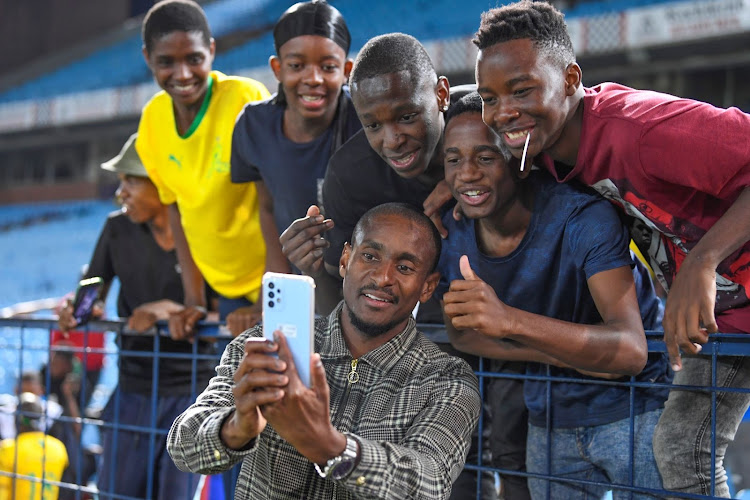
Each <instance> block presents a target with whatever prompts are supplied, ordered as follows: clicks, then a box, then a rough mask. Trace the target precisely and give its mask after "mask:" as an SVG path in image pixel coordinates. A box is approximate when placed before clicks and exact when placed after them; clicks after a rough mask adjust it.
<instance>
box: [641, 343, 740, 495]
mask: <svg viewBox="0 0 750 500" xmlns="http://www.w3.org/2000/svg"><path fill="white" fill-rule="evenodd" d="M711 365H712V360H711V357H710V356H684V357H683V359H682V370H680V371H679V372H677V373H676V374H675V378H674V385H675V386H677V385H692V386H702V387H710V386H711V385H712V384H711V370H712V368H711ZM716 387H737V388H746V389H747V388H750V358H747V357H735V356H720V357H717V358H716ZM749 405H750V393H747V392H745V393H739V392H717V394H716V434H715V438H716V439H715V444H716V467H715V468H713V474H712V473H711V471H712V467H711V445H712V441H713V440H712V439H711V393H710V392H704V391H687V390H679V389H678V388H677V387H675V388H673V389H672V390H671V391H670V393H669V399H667V402H666V404H665V406H664V413H663V415H662V417H661V420H659V424H658V425H657V427H656V432H655V433H654V453H655V454H656V457H657V463H658V465H659V471H660V472H661V475H662V477H663V478H664V488H665V489H668V490H670V491H676V492H682V493H695V494H699V495H712V494H713V496H716V497H724V498H729V487H728V485H727V473H726V471H725V470H724V453H725V452H726V450H727V445H728V444H729V443H730V442H731V441H732V440H733V439H734V434H735V433H736V432H737V428H738V427H739V425H740V422H741V421H742V417H743V415H744V414H745V412H746V411H747V408H748V406H749ZM712 477H714V478H715V489H714V491H713V493H712V492H711V478H712Z"/></svg>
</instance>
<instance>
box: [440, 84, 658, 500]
mask: <svg viewBox="0 0 750 500" xmlns="http://www.w3.org/2000/svg"><path fill="white" fill-rule="evenodd" d="M443 146H444V148H445V177H446V181H447V182H448V184H449V185H450V186H451V190H452V192H453V195H454V197H455V198H456V199H457V200H458V203H459V205H460V206H461V209H462V211H463V213H464V215H465V218H464V219H462V220H459V221H456V220H454V219H453V217H452V216H451V215H450V214H447V215H446V216H445V217H444V219H443V223H444V225H445V226H446V229H447V230H448V238H447V239H446V240H445V241H444V245H443V251H442V255H441V259H440V264H439V271H440V272H441V274H442V275H443V279H442V280H441V286H440V287H439V289H438V295H442V296H443V305H444V312H445V315H446V326H447V328H448V331H449V334H450V336H451V341H452V342H453V344H454V346H455V347H457V348H458V349H460V350H463V351H466V352H470V353H473V354H477V355H482V356H486V357H490V358H495V359H503V360H522V361H531V362H532V363H528V365H527V374H529V375H538V376H539V375H541V376H543V375H547V374H549V375H553V376H562V377H574V378H581V377H583V378H591V379H592V380H594V379H595V378H599V380H601V378H620V377H626V376H635V377H636V380H637V381H643V382H646V381H648V382H669V378H670V375H669V368H668V364H667V361H666V358H665V356H664V355H662V354H658V355H652V357H650V358H649V355H648V351H647V345H646V338H645V335H644V326H645V327H646V328H647V329H654V328H658V325H659V324H660V322H661V315H662V309H661V304H660V302H659V300H658V299H657V298H656V296H655V293H654V290H653V286H652V284H651V282H650V280H649V279H648V276H647V273H642V272H641V271H643V268H641V267H639V266H636V267H635V268H634V267H633V261H632V258H631V256H630V253H629V251H628V242H629V237H628V232H627V229H626V228H625V226H624V225H623V224H622V223H621V221H620V219H619V218H618V216H617V214H616V212H615V210H614V208H612V207H611V206H610V205H609V204H608V203H607V202H606V201H605V200H604V199H603V198H600V197H598V196H595V195H594V194H592V193H590V192H587V191H584V190H583V189H579V188H577V187H575V186H572V185H567V184H558V183H556V182H555V181H554V179H552V178H551V177H550V176H549V175H548V174H547V173H546V172H542V171H534V172H531V174H530V175H529V177H528V178H526V179H524V180H520V179H518V177H517V176H516V175H515V174H514V173H513V172H512V169H511V168H509V167H508V166H507V163H506V156H505V153H504V150H503V149H502V148H501V141H500V139H499V138H498V137H497V136H496V135H494V133H493V132H492V131H491V130H490V129H489V128H487V126H486V125H485V124H484V123H483V122H482V101H481V98H480V97H479V95H478V94H476V93H473V94H470V95H467V96H465V97H464V98H462V99H461V100H460V101H459V102H458V103H457V104H455V105H454V106H452V107H451V108H450V110H449V112H448V123H447V125H446V128H445V137H444V143H443ZM548 387H550V386H548V384H547V382H546V381H544V380H534V379H529V380H527V381H526V382H525V384H524V396H525V400H526V404H527V407H528V409H529V436H528V447H527V470H528V471H529V472H533V473H538V474H552V475H554V476H557V477H560V476H563V477H565V478H571V479H574V480H575V479H585V480H593V481H599V482H604V483H608V484H611V485H613V486H615V485H618V484H619V485H626V486H635V487H640V488H651V489H661V487H662V483H661V478H660V476H659V472H658V470H657V468H656V463H655V461H654V456H653V451H652V446H651V437H652V436H653V430H654V427H655V425H656V422H657V421H658V418H659V415H660V414H661V410H662V407H663V403H664V400H665V399H666V397H667V392H668V389H667V388H657V389H640V388H637V389H635V397H634V400H633V407H632V412H633V415H634V419H635V422H634V426H635V427H634V432H635V437H634V438H633V439H634V449H633V456H632V457H630V458H628V457H629V454H628V450H629V449H630V443H631V435H630V418H629V417H630V415H631V399H630V398H631V394H630V388H629V387H622V386H618V385H602V384H595V383H594V384H591V383H588V384H584V383H576V382H568V381H562V382H557V381H553V382H552V383H551V389H550V390H551V394H550V395H549V399H548V395H547V390H548ZM490 398H492V395H490ZM548 422H549V423H550V424H551V428H550V429H546V428H545V427H546V426H547V423H548ZM548 435H549V436H551V443H550V444H549V448H548V443H547V436H548ZM548 449H549V450H550V452H551V454H552V456H551V457H548V456H547V454H548V451H547V450H548ZM548 464H551V470H548ZM631 467H632V469H633V483H630V479H629V478H630V476H629V470H630V469H631ZM548 487H549V488H550V489H549V490H548V489H547V488H548ZM529 489H530V491H531V495H532V497H533V498H547V497H549V498H581V497H582V496H584V495H591V497H601V495H602V494H603V493H604V492H605V491H606V490H607V489H610V488H608V487H605V486H593V485H587V484H581V483H576V482H571V483H568V482H563V483H558V482H551V483H549V484H548V482H547V481H544V480H541V479H535V478H530V479H529ZM627 493H628V492H627V491H625V492H622V491H620V492H617V491H615V498H617V497H618V496H619V494H627ZM634 497H635V498H651V497H648V496H646V495H635V496H634Z"/></svg>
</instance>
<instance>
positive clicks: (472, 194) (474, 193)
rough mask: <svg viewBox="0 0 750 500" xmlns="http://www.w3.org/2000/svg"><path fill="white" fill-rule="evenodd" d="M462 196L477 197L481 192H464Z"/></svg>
mask: <svg viewBox="0 0 750 500" xmlns="http://www.w3.org/2000/svg"><path fill="white" fill-rule="evenodd" d="M464 194H465V195H466V196H479V195H480V194H482V192H481V191H479V190H476V191H466V192H465V193H464Z"/></svg>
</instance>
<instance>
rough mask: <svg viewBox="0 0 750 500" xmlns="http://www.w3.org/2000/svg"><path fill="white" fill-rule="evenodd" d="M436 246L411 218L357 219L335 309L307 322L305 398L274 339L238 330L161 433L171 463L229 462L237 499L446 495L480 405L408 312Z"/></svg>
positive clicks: (205, 465)
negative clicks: (311, 346) (212, 372)
mask: <svg viewBox="0 0 750 500" xmlns="http://www.w3.org/2000/svg"><path fill="white" fill-rule="evenodd" d="M440 247H441V241H440V235H439V234H438V233H437V230H436V229H435V226H434V225H433V224H432V222H431V221H430V219H429V218H427V217H426V216H425V215H424V214H422V213H421V212H420V211H419V210H418V209H416V208H413V207H411V206H408V205H404V204H398V203H389V204H386V205H380V206H378V207H375V208H373V209H372V210H370V211H369V212H367V213H366V214H365V215H364V216H363V217H362V218H361V219H360V221H359V223H358V224H357V226H356V228H355V230H354V233H353V236H352V241H351V244H349V243H347V244H346V245H345V247H344V250H343V252H342V255H341V259H340V262H339V272H340V273H341V276H342V277H343V279H344V283H343V296H344V300H343V301H342V302H341V303H340V304H339V305H338V306H337V307H336V308H335V309H334V310H333V312H332V313H331V314H330V315H329V316H328V317H325V318H319V319H317V320H316V321H315V352H316V353H315V354H313V355H312V356H311V358H310V363H311V366H310V368H311V381H312V383H311V386H312V387H310V388H307V387H305V386H304V385H303V384H302V382H301V381H300V379H299V376H298V374H297V368H296V367H295V365H294V361H293V360H292V356H291V352H290V351H289V347H288V344H287V341H286V339H285V337H284V335H283V334H281V332H275V334H274V336H275V341H269V340H266V339H264V338H263V331H262V328H261V327H259V326H257V327H255V328H253V329H251V330H248V331H246V332H244V333H243V334H242V335H240V336H239V337H237V338H236V339H235V340H234V341H232V343H231V344H230V345H229V346H228V347H227V349H226V351H225V352H224V355H223V357H222V360H221V364H220V365H219V366H218V367H217V368H216V371H217V376H216V377H214V378H213V379H212V380H211V382H210V384H209V386H208V388H207V389H206V390H205V391H204V392H203V394H201V395H200V396H199V397H198V399H197V401H196V403H195V404H193V405H192V406H191V407H190V408H188V409H187V410H186V411H185V412H184V413H183V414H182V415H180V416H179V417H178V418H177V420H176V421H175V423H174V424H173V426H172V429H171V430H170V433H169V436H168V438H167V442H168V444H167V449H168V451H169V453H170V455H171V456H172V458H173V459H174V461H175V464H176V465H177V466H178V467H179V468H180V469H182V470H185V471H191V472H199V473H201V474H214V473H217V472H221V471H224V470H226V469H228V468H230V467H232V466H233V465H234V464H236V463H238V462H240V461H242V470H241V472H240V477H239V480H238V483H237V484H238V486H237V490H236V491H235V498H236V499H238V500H241V499H260V498H263V499H266V498H269V499H271V498H320V499H323V498H326V499H327V498H339V499H349V498H356V497H368V498H374V497H375V498H429V499H436V498H447V497H448V496H449V495H450V492H451V486H452V483H453V481H454V480H455V479H456V477H457V476H458V474H459V473H460V472H461V470H462V468H463V465H464V461H465V457H466V453H467V451H468V449H469V442H470V437H471V433H472V430H473V429H474V427H475V425H476V423H477V420H478V418H479V410H480V398H479V390H478V386H477V381H476V378H475V377H474V374H473V373H472V371H471V368H470V367H469V366H468V364H466V362H464V361H463V360H461V359H458V358H455V357H453V356H449V355H448V354H445V353H444V352H442V351H440V350H439V349H438V348H437V346H436V345H435V344H433V343H432V342H431V341H429V340H427V339H426V338H425V337H424V336H423V335H422V334H421V333H420V332H418V331H417V329H416V324H415V321H414V319H413V318H412V315H411V311H412V310H413V309H414V306H415V305H416V303H417V301H420V302H424V301H426V300H427V299H429V298H430V296H431V295H432V292H433V291H434V289H435V286H436V285H437V282H438V274H437V273H436V272H435V265H436V264H437V259H438V257H439V255H440ZM277 354H278V357H277V356H276V355H277Z"/></svg>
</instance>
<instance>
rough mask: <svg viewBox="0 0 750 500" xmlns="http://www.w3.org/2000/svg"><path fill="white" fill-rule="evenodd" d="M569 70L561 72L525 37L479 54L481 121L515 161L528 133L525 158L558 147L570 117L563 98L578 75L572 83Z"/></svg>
mask: <svg viewBox="0 0 750 500" xmlns="http://www.w3.org/2000/svg"><path fill="white" fill-rule="evenodd" d="M573 66H574V68H573V69H576V68H578V67H577V65H575V64H571V65H569V66H568V67H567V68H566V67H563V66H562V64H561V63H560V62H559V61H558V60H556V59H555V58H554V57H553V56H552V55H550V54H548V53H547V52H545V51H543V50H540V49H539V47H537V46H536V44H535V43H534V42H533V41H532V40H531V39H528V38H523V39H518V40H511V41H508V42H502V43H498V44H495V45H492V46H490V47H487V48H486V49H483V50H480V51H479V54H478V55H477V65H476V80H477V87H478V91H479V94H480V95H481V96H482V118H483V120H484V122H485V123H486V124H487V125H488V126H489V127H490V128H492V130H494V131H495V133H496V134H497V135H498V136H500V138H501V139H502V140H503V142H504V143H505V144H506V146H507V147H508V148H509V149H510V151H511V153H512V154H513V156H515V157H516V158H521V156H522V154H523V149H524V145H525V142H526V136H527V135H528V134H531V138H530V140H529V146H528V152H527V156H528V157H534V156H536V155H538V154H539V153H541V152H547V151H549V150H551V149H554V148H556V147H559V146H560V144H558V142H559V141H560V137H561V135H562V133H563V129H564V128H565V125H566V123H567V121H568V117H569V114H570V100H569V99H568V98H569V97H570V96H572V95H573V94H574V93H575V92H576V90H577V89H578V86H579V84H580V72H579V73H577V76H578V79H577V80H575V78H572V77H574V76H575V75H574V74H572V73H571V67H573ZM574 80H575V81H574ZM553 156H554V155H553Z"/></svg>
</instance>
